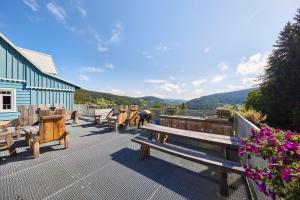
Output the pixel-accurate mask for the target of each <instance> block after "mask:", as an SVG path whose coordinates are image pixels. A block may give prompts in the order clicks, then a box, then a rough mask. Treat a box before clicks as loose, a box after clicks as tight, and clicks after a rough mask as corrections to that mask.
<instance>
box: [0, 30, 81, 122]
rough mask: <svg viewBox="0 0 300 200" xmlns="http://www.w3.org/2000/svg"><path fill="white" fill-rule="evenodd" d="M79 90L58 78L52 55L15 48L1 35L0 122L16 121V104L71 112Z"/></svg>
mask: <svg viewBox="0 0 300 200" xmlns="http://www.w3.org/2000/svg"><path fill="white" fill-rule="evenodd" d="M78 88H79V86H77V85H75V84H73V83H70V82H68V81H66V80H63V79H62V78H60V77H58V76H57V70H56V66H55V64H54V61H53V59H52V56H51V55H47V54H43V53H39V52H35V51H31V50H28V49H23V48H20V47H17V46H15V45H14V44H13V43H12V42H11V41H9V40H8V39H7V38H6V37H5V36H4V35H3V34H1V33H0V120H8V119H14V118H17V117H18V115H19V113H18V106H19V105H26V106H28V105H45V104H48V105H50V106H55V105H63V106H64V107H65V108H67V109H68V110H73V103H74V92H75V90H76V89H78Z"/></svg>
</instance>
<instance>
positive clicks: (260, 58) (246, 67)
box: [237, 53, 269, 75]
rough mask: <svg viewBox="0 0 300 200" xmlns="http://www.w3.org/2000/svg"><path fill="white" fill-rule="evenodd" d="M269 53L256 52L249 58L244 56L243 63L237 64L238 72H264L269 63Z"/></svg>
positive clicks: (245, 73)
mask: <svg viewBox="0 0 300 200" xmlns="http://www.w3.org/2000/svg"><path fill="white" fill-rule="evenodd" d="M268 55H269V54H268V53H265V54H261V53H256V54H254V55H252V56H250V57H249V58H248V59H247V58H243V59H242V61H241V63H240V64H239V65H238V66H237V74H242V75H247V74H262V73H263V72H264V67H265V66H266V65H267V59H268Z"/></svg>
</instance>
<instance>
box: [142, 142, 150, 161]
mask: <svg viewBox="0 0 300 200" xmlns="http://www.w3.org/2000/svg"><path fill="white" fill-rule="evenodd" d="M146 156H150V147H149V146H146V145H141V150H140V160H144V158H145V157H146Z"/></svg>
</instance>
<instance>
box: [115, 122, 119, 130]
mask: <svg viewBox="0 0 300 200" xmlns="http://www.w3.org/2000/svg"><path fill="white" fill-rule="evenodd" d="M118 131H119V130H118V123H117V122H116V123H115V132H116V133H118Z"/></svg>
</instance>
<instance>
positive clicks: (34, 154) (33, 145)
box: [31, 140, 40, 158]
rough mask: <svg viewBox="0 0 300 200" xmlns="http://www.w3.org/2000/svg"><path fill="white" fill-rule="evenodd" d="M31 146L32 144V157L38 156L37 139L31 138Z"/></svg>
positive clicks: (38, 145) (38, 146) (38, 144)
mask: <svg viewBox="0 0 300 200" xmlns="http://www.w3.org/2000/svg"><path fill="white" fill-rule="evenodd" d="M31 146H32V151H33V157H34V158H38V157H40V143H39V141H36V140H33V141H32V144H31Z"/></svg>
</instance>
